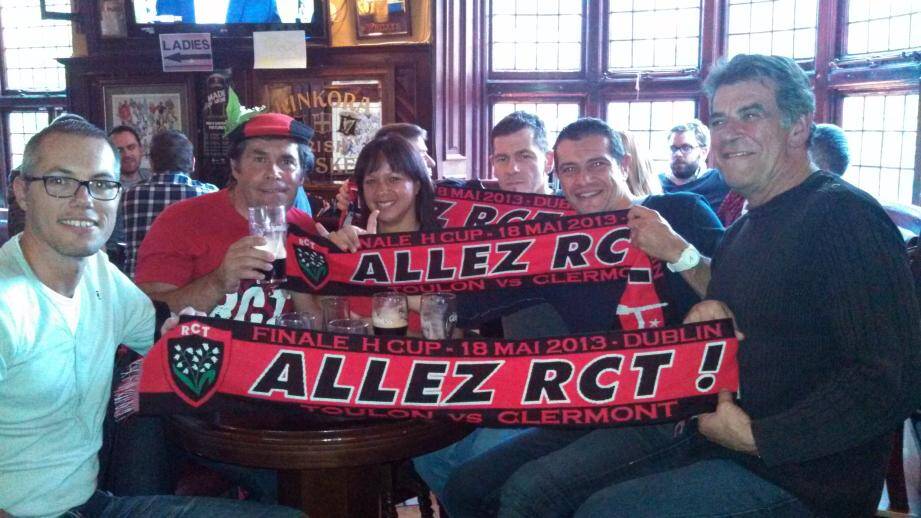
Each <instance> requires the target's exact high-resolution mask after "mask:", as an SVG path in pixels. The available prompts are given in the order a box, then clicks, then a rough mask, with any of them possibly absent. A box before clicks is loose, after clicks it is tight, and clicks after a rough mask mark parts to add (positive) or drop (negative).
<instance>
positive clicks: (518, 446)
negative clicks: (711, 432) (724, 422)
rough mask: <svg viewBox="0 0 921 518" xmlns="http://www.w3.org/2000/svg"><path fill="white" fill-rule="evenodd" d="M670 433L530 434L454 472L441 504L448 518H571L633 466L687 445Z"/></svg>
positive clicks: (667, 428)
mask: <svg viewBox="0 0 921 518" xmlns="http://www.w3.org/2000/svg"><path fill="white" fill-rule="evenodd" d="M675 429H676V428H675V424H674V423H666V424H661V425H650V426H637V427H629V428H603V429H586V430H562V429H549V428H533V429H529V430H527V431H525V432H524V433H522V434H520V435H518V436H516V437H514V438H513V439H511V440H509V441H506V442H504V443H502V444H500V445H498V446H497V447H495V448H493V449H492V450H490V451H489V452H487V453H486V454H484V455H480V456H478V457H477V458H475V459H473V460H471V461H470V462H468V463H466V464H464V465H463V466H461V467H460V468H458V469H457V470H456V471H455V472H454V474H453V475H452V476H451V478H450V479H449V480H448V483H447V485H446V487H445V492H444V499H443V503H444V504H445V507H446V509H447V511H448V514H450V515H451V518H467V517H478V516H502V517H503V518H505V517H516V516H521V517H528V518H533V517H541V516H572V514H573V513H574V512H575V510H576V509H578V508H579V506H581V505H582V503H583V502H584V501H585V500H586V499H587V498H588V497H589V496H590V495H592V494H593V493H595V492H596V491H599V490H601V489H603V488H605V487H607V486H608V485H610V484H611V483H613V482H616V481H617V480H620V479H621V477H623V475H624V472H625V471H626V470H627V469H628V468H630V467H631V465H632V464H634V463H637V462H639V461H642V460H645V459H648V458H650V457H651V456H655V455H658V454H662V453H663V452H665V451H668V450H669V449H674V448H678V447H679V446H680V445H682V444H684V443H686V442H688V441H689V440H690V438H689V434H688V433H687V432H684V433H679V434H676V433H675Z"/></svg>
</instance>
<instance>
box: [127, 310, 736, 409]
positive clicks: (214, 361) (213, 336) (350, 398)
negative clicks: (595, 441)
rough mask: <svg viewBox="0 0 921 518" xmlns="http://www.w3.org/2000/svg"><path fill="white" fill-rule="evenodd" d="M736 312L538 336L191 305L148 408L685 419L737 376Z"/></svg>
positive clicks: (159, 351)
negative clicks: (453, 332) (398, 327)
mask: <svg viewBox="0 0 921 518" xmlns="http://www.w3.org/2000/svg"><path fill="white" fill-rule="evenodd" d="M737 349H738V342H737V340H736V338H735V335H734V331H733V327H732V321H731V320H717V321H711V322H702V323H698V324H688V325H682V326H676V327H667V328H655V329H643V330H634V331H613V332H609V333H606V334H587V335H574V336H566V337H555V338H541V339H531V340H494V339H457V340H424V339H416V338H406V337H391V336H387V337H384V336H363V335H338V334H330V333H321V332H315V331H303V330H294V329H288V328H283V327H277V326H271V325H261V324H250V323H244V322H236V321H230V320H222V319H214V318H205V317H183V318H182V320H181V322H180V324H179V325H177V326H176V327H175V328H173V329H172V330H171V331H170V332H168V333H167V334H166V335H164V336H163V337H162V338H161V339H160V340H159V341H158V342H157V343H156V345H155V346H154V347H153V349H152V350H151V351H150V353H149V354H148V357H147V358H146V360H145V361H144V366H143V369H142V373H141V376H140V382H139V383H140V385H139V387H140V396H141V398H140V410H141V412H142V413H145V414H169V413H184V412H196V411H197V412H211V411H215V410H229V409H233V408H234V407H235V406H238V405H240V404H241V403H243V402H252V401H260V402H263V403H264V404H266V405H267V407H271V406H272V405H284V406H288V407H290V408H300V409H302V410H304V411H305V412H312V413H317V414H321V415H331V416H355V417H388V418H424V419H448V420H453V421H456V422H460V423H467V424H475V425H484V426H534V425H544V426H567V427H579V426H625V425H636V424H647V423H656V422H662V421H671V420H678V419H682V418H684V417H687V416H691V415H695V414H698V413H701V412H707V411H711V410H712V409H713V408H714V407H715V402H716V395H717V393H718V392H719V391H720V390H721V389H726V390H730V391H736V390H737V389H738V371H737V366H736V352H737Z"/></svg>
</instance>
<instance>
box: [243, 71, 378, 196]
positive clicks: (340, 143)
mask: <svg viewBox="0 0 921 518" xmlns="http://www.w3.org/2000/svg"><path fill="white" fill-rule="evenodd" d="M259 104H263V105H265V106H267V107H268V109H269V111H273V112H279V113H284V114H287V115H290V116H292V117H294V118H296V119H298V120H300V121H302V122H304V123H305V124H308V125H309V126H311V127H312V128H313V129H314V136H313V140H312V141H311V146H312V148H313V152H314V154H315V155H316V165H315V166H314V170H313V173H312V175H311V176H312V178H311V180H312V181H316V182H322V181H327V180H333V179H338V178H342V177H344V176H348V175H350V174H352V170H353V169H354V168H355V160H356V159H357V158H358V153H359V152H360V151H361V148H362V147H363V146H364V145H365V144H366V143H367V142H368V141H370V140H371V139H372V138H373V136H374V134H375V133H376V132H377V130H378V129H379V128H380V127H381V118H382V112H381V108H382V103H381V83H380V81H378V80H374V79H364V80H362V79H359V80H351V81H332V80H327V79H316V80H303V81H298V82H294V83H292V82H279V83H271V84H268V85H266V86H265V87H264V89H263V97H262V100H261V101H260V103H259Z"/></svg>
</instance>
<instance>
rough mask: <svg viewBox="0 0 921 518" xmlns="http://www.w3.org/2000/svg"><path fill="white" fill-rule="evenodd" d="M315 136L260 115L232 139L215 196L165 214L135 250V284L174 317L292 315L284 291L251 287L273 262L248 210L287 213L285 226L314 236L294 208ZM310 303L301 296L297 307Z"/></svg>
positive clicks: (277, 117)
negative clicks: (188, 311) (187, 313)
mask: <svg viewBox="0 0 921 518" xmlns="http://www.w3.org/2000/svg"><path fill="white" fill-rule="evenodd" d="M312 135H313V130H312V129H311V128H310V127H309V126H307V125H305V124H303V123H301V122H298V121H296V120H294V119H292V118H291V117H288V116H287V115H282V114H279V113H265V114H260V115H256V116H254V117H253V118H251V119H250V120H248V121H247V122H245V123H244V124H241V125H240V126H239V127H238V128H237V129H235V130H234V131H233V132H232V133H231V134H230V141H231V151H230V164H231V181H230V184H229V186H228V187H226V188H224V189H221V190H220V191H218V192H216V193H212V194H206V195H204V196H199V197H197V198H193V199H189V200H185V201H182V202H179V203H176V204H174V205H171V206H170V207H168V208H167V209H166V210H165V211H163V213H162V214H160V216H158V217H157V219H156V220H155V221H154V224H153V226H152V227H151V228H150V231H149V232H148V234H147V236H146V237H145V238H144V241H143V242H142V243H141V247H140V249H139V250H138V260H137V271H136V274H135V281H136V282H137V283H138V286H140V288H141V289H142V290H144V292H146V293H147V294H148V295H149V296H150V297H151V298H153V299H156V300H161V301H163V302H166V303H167V304H169V306H170V308H171V309H173V310H174V311H179V310H180V309H182V308H184V307H186V306H192V307H194V308H195V309H197V310H199V311H203V312H205V313H208V314H209V316H214V317H219V318H226V319H232V320H241V321H246V322H254V323H271V321H273V320H274V318H275V317H277V316H278V315H280V314H282V313H283V312H285V311H288V310H290V309H291V306H292V299H289V298H287V297H286V294H285V292H284V291H282V290H279V289H274V288H266V287H264V286H263V285H258V284H256V283H255V281H256V280H257V279H262V278H263V277H264V275H265V272H267V271H269V270H271V267H272V260H273V259H274V256H273V254H272V253H271V252H268V251H265V250H262V249H259V248H257V246H259V245H262V244H264V239H263V238H261V237H256V236H250V235H249V227H248V223H247V208H248V207H253V206H257V205H285V206H287V207H289V210H288V222H289V223H293V224H295V225H298V226H300V227H301V228H303V229H305V230H308V231H313V230H314V229H315V228H314V227H315V225H314V223H313V220H312V219H311V218H310V216H308V215H307V214H306V213H305V212H302V211H300V210H298V209H296V208H293V207H292V204H293V202H294V197H295V194H296V192H297V187H298V186H299V185H300V184H301V182H302V180H303V178H304V175H305V174H306V173H307V172H308V171H310V170H311V169H312V168H313V164H314V156H313V153H312V151H311V150H310V145H309V143H310V137H311V136H312ZM302 302H303V304H305V305H306V304H309V302H308V300H307V297H306V296H301V295H298V297H297V298H296V299H295V300H294V303H295V304H296V305H298V306H301V305H302Z"/></svg>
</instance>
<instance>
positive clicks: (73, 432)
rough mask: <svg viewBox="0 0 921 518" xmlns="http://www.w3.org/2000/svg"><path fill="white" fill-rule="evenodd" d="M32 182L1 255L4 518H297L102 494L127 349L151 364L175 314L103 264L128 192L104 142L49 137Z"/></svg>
mask: <svg viewBox="0 0 921 518" xmlns="http://www.w3.org/2000/svg"><path fill="white" fill-rule="evenodd" d="M21 173H22V174H21V175H20V176H19V177H18V178H16V180H15V181H14V183H13V188H14V189H15V190H16V200H17V202H18V203H19V204H20V205H22V207H23V208H24V209H25V218H26V224H25V229H24V230H23V232H22V233H21V234H19V235H17V236H15V237H13V238H12V239H10V240H9V241H8V242H7V243H6V244H4V245H3V247H2V248H0V517H4V518H5V517H6V516H59V515H62V514H66V515H68V516H103V515H105V516H167V515H169V516H180V515H181V516H297V513H296V512H295V511H293V510H290V509H284V508H266V507H262V506H257V505H254V504H250V503H248V502H239V503H238V502H236V501H230V500H216V499H190V498H181V497H174V496H150V497H139V498H119V497H114V496H112V495H111V494H108V493H105V492H102V491H98V490H97V475H98V472H99V460H98V453H99V449H100V445H101V443H102V422H103V418H104V417H105V414H106V406H107V404H108V402H109V395H110V388H111V383H112V371H113V368H112V367H113V361H114V357H115V348H116V346H117V345H118V344H125V345H127V346H128V347H130V348H132V349H134V350H135V351H137V352H139V353H142V354H143V353H146V352H147V351H148V350H149V349H150V347H151V345H152V344H153V342H154V339H155V331H156V322H157V320H158V319H157V318H156V317H157V316H158V315H159V316H160V317H161V318H164V317H165V316H167V315H168V311H165V308H163V307H162V306H160V307H158V308H156V309H155V307H154V304H152V303H151V301H150V299H148V298H147V296H145V295H144V293H143V292H141V291H140V290H139V289H138V288H137V287H136V286H134V284H132V283H131V281H130V280H129V279H128V278H127V277H125V276H124V275H123V274H122V273H121V272H119V271H118V269H117V268H116V267H115V266H113V265H112V264H111V263H109V261H108V259H107V258H106V256H105V254H104V253H102V252H100V250H101V248H102V247H103V246H104V244H105V242H106V239H107V238H108V237H109V234H111V232H112V227H113V225H114V223H115V212H116V208H117V207H118V201H119V195H120V193H121V190H122V185H121V183H120V182H119V181H118V180H119V170H118V157H117V154H116V151H115V149H114V147H113V146H112V145H111V144H110V143H109V142H108V141H107V140H106V134H105V133H104V132H103V131H102V130H100V129H99V128H96V127H95V126H93V125H91V124H89V123H87V122H85V121H76V120H70V121H66V122H61V123H57V124H54V125H51V126H49V127H48V128H45V129H44V130H42V131H40V132H39V133H38V134H36V135H35V136H34V137H32V139H30V140H29V142H28V144H26V148H25V152H24V155H23V162H22V168H21ZM171 324H172V325H175V320H173V321H171Z"/></svg>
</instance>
